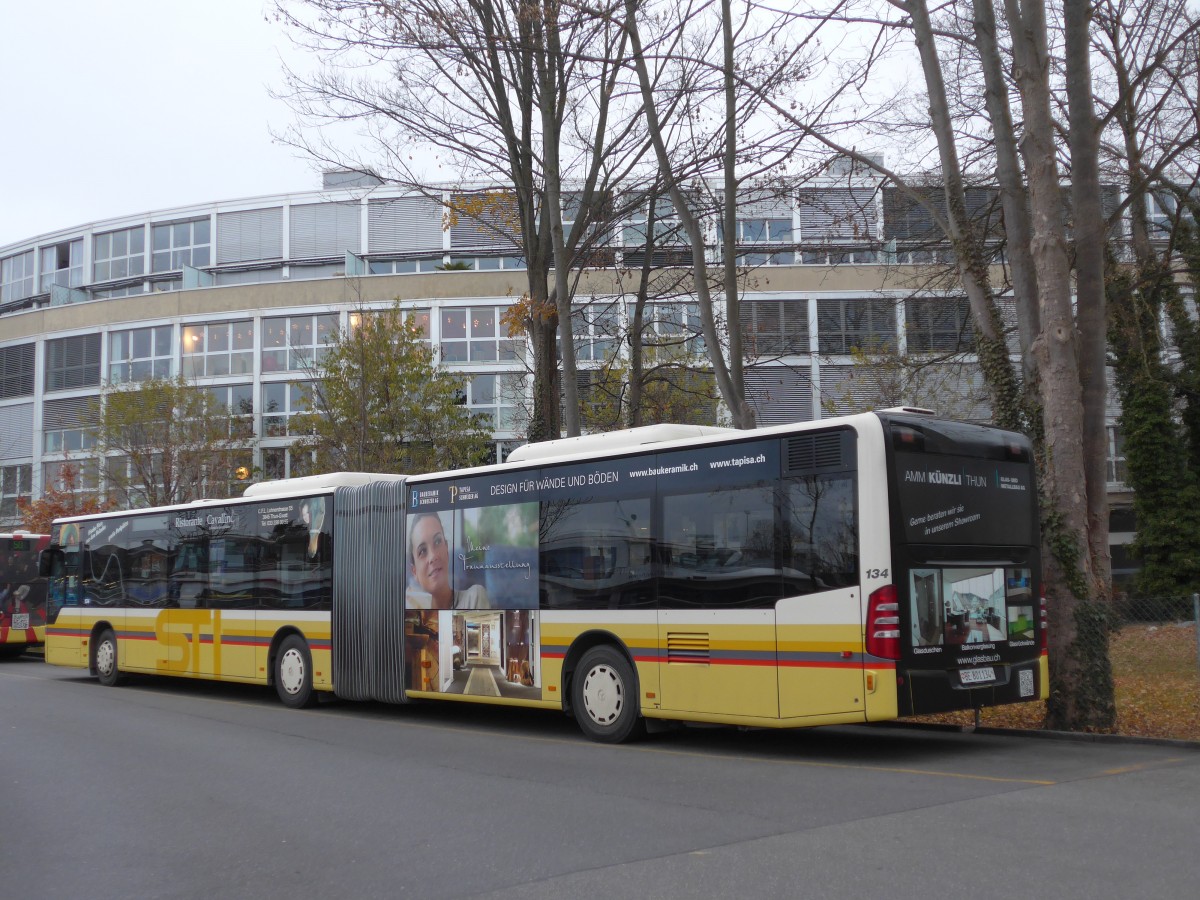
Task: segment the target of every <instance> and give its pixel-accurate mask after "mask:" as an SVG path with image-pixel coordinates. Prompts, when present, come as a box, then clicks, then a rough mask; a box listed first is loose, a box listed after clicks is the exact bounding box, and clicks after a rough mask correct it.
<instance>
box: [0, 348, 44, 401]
mask: <svg viewBox="0 0 1200 900" xmlns="http://www.w3.org/2000/svg"><path fill="white" fill-rule="evenodd" d="M36 349H37V345H36V344H34V343H32V342H30V343H28V344H13V345H11V346H9V347H0V400H7V399H9V398H11V397H29V396H32V394H33V370H34V360H35V359H36V358H37V356H36Z"/></svg>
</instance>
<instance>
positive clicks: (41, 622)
mask: <svg viewBox="0 0 1200 900" xmlns="http://www.w3.org/2000/svg"><path fill="white" fill-rule="evenodd" d="M49 543H50V537H49V535H45V534H0V659H6V658H11V657H16V656H20V655H21V654H22V653H24V652H25V651H26V650H28V649H29V648H31V647H40V646H41V645H42V641H44V640H45V639H46V579H45V578H43V577H41V576H40V575H39V574H38V555H39V554H40V553H41V552H42V551H43V550H45V549H46V547H47V545H48V544H49Z"/></svg>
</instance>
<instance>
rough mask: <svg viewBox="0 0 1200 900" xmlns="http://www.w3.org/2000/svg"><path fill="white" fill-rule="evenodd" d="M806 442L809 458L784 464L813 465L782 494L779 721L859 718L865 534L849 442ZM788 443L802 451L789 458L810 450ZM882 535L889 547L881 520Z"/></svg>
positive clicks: (841, 438)
mask: <svg viewBox="0 0 1200 900" xmlns="http://www.w3.org/2000/svg"><path fill="white" fill-rule="evenodd" d="M805 440H806V441H809V442H813V443H814V452H811V453H807V452H792V453H789V458H791V459H799V460H800V461H808V460H813V461H814V462H813V463H810V464H807V465H804V466H800V465H797V466H795V467H794V469H793V471H794V474H791V473H789V475H788V477H785V478H784V479H783V482H782V488H781V492H782V494H783V497H782V498H781V503H780V506H781V509H782V511H783V516H782V524H783V537H782V538H781V543H782V544H783V547H782V556H783V560H784V569H783V582H784V599H782V600H781V601H780V602H779V606H778V609H777V615H778V628H779V714H780V716H781V717H783V718H794V717H800V716H823V715H837V714H843V713H848V712H857V713H862V712H863V709H864V706H865V703H864V676H863V663H862V660H863V656H862V651H863V641H862V627H861V624H860V623H861V621H862V613H861V596H860V595H861V593H862V592H861V590H860V587H859V571H858V569H859V565H858V560H859V552H860V551H859V543H860V534H861V533H862V528H861V527H860V521H859V504H858V502H857V477H856V471H855V468H854V465H853V460H854V439H853V434H852V433H850V432H847V431H841V432H837V431H835V432H828V433H823V434H818V435H815V436H813V437H812V438H809V437H807V436H806V437H805ZM817 441H822V442H824V446H822V445H821V444H818V443H816V442H817ZM790 443H791V444H796V445H800V446H799V447H795V448H792V449H793V450H807V448H806V447H805V446H804V445H803V444H801V442H800V438H791V439H790ZM816 451H820V452H816ZM880 518H881V519H883V517H880ZM883 527H884V529H885V530H884V532H883V535H882V537H881V539H880V540H879V541H877V543H879V544H881V545H882V546H884V547H886V546H887V543H886V520H884V521H883Z"/></svg>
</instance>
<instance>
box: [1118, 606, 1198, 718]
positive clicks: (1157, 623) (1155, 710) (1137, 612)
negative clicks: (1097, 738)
mask: <svg viewBox="0 0 1200 900" xmlns="http://www.w3.org/2000/svg"><path fill="white" fill-rule="evenodd" d="M1110 623H1111V629H1110V632H1109V637H1110V640H1109V658H1110V660H1111V662H1112V672H1113V681H1114V686H1115V688H1116V702H1117V731H1118V732H1119V733H1122V734H1135V735H1144V736H1151V737H1164V738H1180V739H1187V740H1200V596H1196V595H1191V596H1186V597H1136V596H1131V595H1128V594H1120V593H1118V594H1117V595H1116V597H1114V599H1113V605H1112V617H1111V619H1110Z"/></svg>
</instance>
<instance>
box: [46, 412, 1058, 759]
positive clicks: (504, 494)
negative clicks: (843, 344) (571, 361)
mask: <svg viewBox="0 0 1200 900" xmlns="http://www.w3.org/2000/svg"><path fill="white" fill-rule="evenodd" d="M44 556H45V560H46V561H45V564H44V566H43V568H44V570H45V571H47V572H49V573H50V574H51V576H52V578H51V601H52V602H51V614H50V624H49V626H48V629H47V636H46V659H47V661H48V662H50V663H55V664H58V665H67V666H78V667H86V668H88V669H89V670H91V672H92V673H93V674H95V675H96V676H98V677H99V679H100V681H102V682H103V683H105V684H115V683H116V682H117V681H118V680H119V679H121V678H123V677H125V676H126V674H127V673H139V672H140V673H151V674H160V675H161V674H170V675H180V676H186V677H192V678H209V679H220V680H226V681H240V682H246V683H254V684H273V685H274V686H275V688H276V690H277V692H278V694H279V696H280V698H281V699H282V701H283V702H284V703H285V704H287V705H289V706H294V707H302V706H307V705H309V704H310V703H312V702H313V701H314V699H316V697H317V695H318V694H319V693H332V694H333V695H336V696H338V697H342V698H346V699H351V700H381V701H387V702H395V703H404V702H408V701H412V700H417V699H442V700H456V701H462V702H478V703H490V704H501V705H511V706H524V707H540V708H545V709H554V710H559V711H566V712H567V713H569V714H571V715H573V716H574V718H575V719H576V720H577V722H578V723H579V726H580V728H581V729H582V730H583V732H584V733H585V734H586V735H587V736H589V737H590V738H593V739H595V740H600V741H621V740H624V739H626V738H629V737H631V736H633V735H634V734H636V733H639V732H641V731H644V730H646V728H647V727H648V726H649V727H651V728H656V727H661V726H664V725H666V724H668V723H677V722H702V723H724V724H731V725H740V726H750V727H774V728H792V727H800V726H808V725H825V724H836V723H852V722H874V721H881V720H887V719H894V718H897V717H900V716H908V715H913V714H921V713H934V712H941V711H946V710H958V709H973V708H979V707H983V706H988V705H993V704H1000V703H1013V702H1020V701H1030V700H1036V699H1039V698H1042V699H1044V698H1045V697H1046V696H1047V657H1046V630H1045V615H1044V609H1043V607H1042V605H1041V603H1040V599H1035V598H1040V590H1039V588H1040V562H1039V551H1038V517H1037V503H1036V492H1035V484H1034V468H1033V457H1032V453H1031V450H1030V445H1029V442H1028V441H1027V440H1026V439H1025V438H1023V437H1022V436H1020V435H1017V434H1013V433H1009V432H1005V431H1000V430H998V429H995V428H988V427H983V426H979V425H972V424H964V423H958V422H952V421H947V420H942V419H938V418H935V417H933V416H932V415H930V414H926V413H925V412H924V411H919V410H911V409H896V410H885V411H880V412H874V413H865V414H860V415H854V416H847V417H842V418H837V419H826V420H822V421H820V422H809V423H803V424H797V425H791V426H778V427H770V428H762V429H757V430H753V431H738V430H733V429H723V428H703V427H695V426H678V425H676V426H670V425H661V426H648V427H645V428H640V429H632V430H629V431H626V432H616V433H612V434H604V435H594V436H585V437H581V438H568V439H564V440H560V441H548V442H545V443H540V444H531V445H528V446H526V447H524V448H520V449H519V450H517V451H514V452H513V453H512V454H511V455H510V457H509V460H508V461H507V462H505V463H504V464H502V465H496V466H487V467H482V468H475V469H468V470H462V471H458V472H448V473H438V474H431V475H421V476H418V477H402V476H387V475H378V476H377V475H369V474H361V473H347V474H343V475H331V476H313V477H311V478H305V479H295V480H293V481H285V482H267V483H263V484H257V485H253V486H252V487H250V488H249V489H247V490H246V492H245V496H243V497H241V498H238V499H233V500H219V501H214V500H205V501H200V502H196V503H193V504H190V505H186V506H178V507H171V508H162V509H147V510H137V511H133V512H127V513H105V514H102V515H96V516H87V517H78V518H70V519H63V520H60V521H58V522H56V523H55V526H54V533H53V544H52V546H51V548H50V549H49V550H48V551H47V553H46V554H45V555H44Z"/></svg>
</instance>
